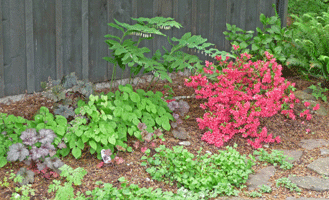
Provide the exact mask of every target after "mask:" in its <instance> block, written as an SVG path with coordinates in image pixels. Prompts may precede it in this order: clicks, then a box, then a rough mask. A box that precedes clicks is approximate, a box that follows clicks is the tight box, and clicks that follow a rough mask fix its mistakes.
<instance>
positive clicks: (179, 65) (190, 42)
mask: <svg viewBox="0 0 329 200" xmlns="http://www.w3.org/2000/svg"><path fill="white" fill-rule="evenodd" d="M132 20H135V21H137V24H134V25H130V24H126V23H121V22H119V21H117V20H115V19H114V21H115V23H109V24H108V25H109V26H111V27H113V28H116V29H118V30H120V31H121V32H122V34H123V36H122V37H121V38H120V37H118V36H115V35H111V34H108V35H105V37H108V38H111V39H108V40H106V41H105V42H106V43H107V44H108V46H109V49H110V50H112V52H111V57H103V59H104V60H106V61H108V62H111V63H113V64H114V66H115V67H114V68H113V73H112V80H111V82H112V81H113V79H114V75H115V70H116V66H117V65H118V66H119V67H120V68H121V69H122V70H125V68H126V66H127V65H128V67H129V68H130V72H131V74H130V75H137V74H138V73H139V72H140V71H141V69H142V68H144V71H143V73H149V72H151V71H153V72H154V75H155V76H160V78H161V79H162V80H164V79H166V80H168V81H169V82H171V81H172V80H171V78H170V77H169V76H168V71H169V72H172V71H175V72H177V71H179V70H181V71H182V70H184V69H185V68H188V69H196V68H198V67H201V66H202V65H201V62H202V61H201V60H200V59H199V58H198V57H197V56H195V55H190V54H187V53H184V52H182V51H180V49H182V48H183V47H186V46H187V47H188V48H196V49H198V50H205V52H207V53H208V54H211V55H212V57H215V56H216V55H222V54H223V55H226V54H227V52H221V51H218V50H217V49H214V48H211V49H208V50H206V48H207V47H209V46H214V44H212V43H205V42H206V41H207V39H204V38H202V37H201V36H200V35H198V36H197V35H193V36H192V35H191V33H190V32H189V33H186V34H184V35H183V36H182V37H181V39H177V38H175V37H173V38H172V39H171V41H173V42H178V44H177V45H174V44H172V42H171V41H170V39H169V37H168V42H169V44H170V45H171V46H172V48H171V50H170V51H169V50H167V49H166V48H164V47H163V49H164V51H165V53H164V54H163V55H162V54H161V52H160V50H157V51H156V52H155V54H154V55H153V56H152V58H147V57H145V55H144V54H145V53H148V52H150V49H148V48H147V47H142V48H139V47H138V45H139V44H140V42H141V41H142V40H145V39H148V40H150V39H153V37H151V35H152V34H155V35H159V36H165V37H166V35H165V34H163V33H162V32H161V31H159V30H158V29H159V28H160V27H163V26H165V27H169V28H171V27H176V28H180V27H182V26H181V24H179V23H178V22H176V21H174V19H172V18H163V17H155V18H151V19H149V18H132ZM145 22H147V23H145ZM131 34H134V35H136V36H139V37H138V41H133V39H125V37H126V36H128V35H131ZM192 63H193V64H194V65H193V67H192V66H191V64H192ZM111 85H112V83H111Z"/></svg>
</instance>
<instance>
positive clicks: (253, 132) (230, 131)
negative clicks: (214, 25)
mask: <svg viewBox="0 0 329 200" xmlns="http://www.w3.org/2000/svg"><path fill="white" fill-rule="evenodd" d="M233 48H234V49H235V50H237V49H238V48H239V47H238V46H235V47H233ZM265 56H266V58H265V60H264V61H262V60H258V61H256V62H252V61H251V60H250V58H251V55H249V54H246V53H243V54H241V56H240V57H237V58H236V60H235V62H233V61H231V62H229V63H228V57H226V59H225V61H222V58H221V57H218V56H216V59H217V60H218V61H219V62H220V63H219V66H218V67H215V66H213V64H212V63H210V62H208V61H206V66H205V67H204V68H203V73H204V75H202V74H198V75H196V76H191V77H189V79H188V80H187V79H185V85H186V86H188V87H193V88H194V89H195V93H196V94H197V95H196V98H198V99H201V98H202V99H208V102H206V103H204V104H201V105H200V107H201V108H202V109H205V110H207V112H206V113H205V114H204V116H203V118H197V122H198V123H199V128H200V129H201V130H203V129H205V128H208V129H209V131H207V132H205V133H204V135H203V136H202V138H201V139H202V140H204V141H206V142H207V143H209V144H214V145H215V146H216V147H221V146H223V144H224V143H225V142H227V141H228V140H230V139H231V138H232V137H233V136H234V135H235V134H237V133H242V137H244V138H246V137H248V136H250V137H254V138H256V139H255V141H252V140H250V139H248V143H249V144H250V145H251V146H252V147H254V148H261V147H262V146H261V142H265V143H273V142H278V143H280V142H281V141H280V138H279V136H277V137H276V138H274V139H273V136H272V134H269V135H268V134H267V129H266V127H264V128H263V129H262V130H261V131H260V132H257V129H258V127H259V125H260V122H259V117H271V116H273V115H275V114H277V113H278V112H279V111H280V110H281V109H283V110H282V112H281V114H285V115H286V116H287V117H289V118H292V119H293V120H295V119H296V117H295V115H294V113H293V110H292V109H293V108H294V103H298V102H299V100H298V99H296V98H295V95H294V94H293V92H292V91H291V90H292V89H293V88H294V86H295V84H294V83H293V84H291V83H290V82H289V81H286V80H285V79H284V78H283V77H281V75H282V73H281V70H282V67H281V65H279V64H277V62H276V59H275V58H273V55H270V54H269V53H268V52H265ZM218 69H222V70H221V72H219V70H218ZM209 80H212V81H209ZM305 106H308V105H305ZM317 106H318V105H317ZM316 108H317V109H318V107H316ZM287 109H290V110H287ZM307 111H308V110H306V111H305V112H304V114H303V116H304V115H307V118H306V119H307V120H310V119H311V115H310V114H309V113H308V112H307Z"/></svg>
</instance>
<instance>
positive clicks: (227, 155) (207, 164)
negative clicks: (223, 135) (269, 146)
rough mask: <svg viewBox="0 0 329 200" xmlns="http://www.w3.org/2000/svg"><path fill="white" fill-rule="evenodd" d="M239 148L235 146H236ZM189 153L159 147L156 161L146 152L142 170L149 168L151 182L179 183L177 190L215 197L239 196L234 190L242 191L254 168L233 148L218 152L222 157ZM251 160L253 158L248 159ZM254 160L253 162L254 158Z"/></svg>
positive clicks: (155, 157)
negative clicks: (208, 194)
mask: <svg viewBox="0 0 329 200" xmlns="http://www.w3.org/2000/svg"><path fill="white" fill-rule="evenodd" d="M234 147H236V145H234ZM201 150H202V148H200V150H199V151H198V155H197V156H194V155H193V154H192V153H189V152H188V151H187V150H186V149H183V146H174V147H173V150H171V149H168V148H166V147H165V146H164V145H160V147H159V148H156V149H155V151H156V152H158V153H156V154H155V155H153V157H148V156H149V155H150V150H149V149H148V150H146V151H145V154H146V156H143V157H142V158H141V159H142V160H146V161H147V162H142V164H141V165H142V166H146V165H149V168H147V169H146V171H147V172H148V173H149V174H150V175H151V176H152V179H154V180H158V181H166V182H168V183H171V182H172V181H177V186H178V187H180V186H183V187H185V188H186V189H189V190H190V191H193V192H199V191H204V190H213V194H215V196H216V195H219V194H224V195H228V196H230V195H237V193H238V191H237V190H235V189H234V188H233V186H236V187H240V188H243V187H245V186H244V185H243V184H244V183H245V182H246V181H247V179H248V176H249V174H250V173H252V172H253V170H252V169H251V167H252V165H254V163H253V161H252V160H248V159H246V156H245V155H244V156H241V155H240V154H239V152H237V151H236V150H235V149H233V148H232V147H227V151H219V154H214V155H210V154H209V153H206V154H204V155H203V156H200V153H201ZM249 156H251V155H249ZM251 158H252V159H254V158H253V157H252V156H251Z"/></svg>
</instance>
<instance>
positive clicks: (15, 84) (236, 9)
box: [0, 0, 288, 97]
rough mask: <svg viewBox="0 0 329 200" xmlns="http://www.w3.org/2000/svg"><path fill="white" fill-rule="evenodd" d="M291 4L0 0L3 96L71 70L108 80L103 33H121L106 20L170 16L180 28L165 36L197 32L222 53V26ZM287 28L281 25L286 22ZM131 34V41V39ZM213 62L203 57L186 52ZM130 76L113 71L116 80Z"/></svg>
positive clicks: (255, 22)
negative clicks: (274, 6) (275, 7)
mask: <svg viewBox="0 0 329 200" xmlns="http://www.w3.org/2000/svg"><path fill="white" fill-rule="evenodd" d="M287 2H288V0H93V1H91V0H81V1H77V0H65V1H64V0H47V1H44V0H24V1H22V0H2V1H0V97H4V96H10V95H16V94H22V93H25V91H27V93H33V92H34V91H35V92H40V91H42V88H41V87H40V82H41V81H47V80H48V76H50V77H51V78H52V79H53V80H56V79H61V78H62V77H63V76H64V75H68V74H70V73H71V72H75V73H76V75H77V76H78V78H79V79H82V80H89V81H91V82H93V83H97V82H102V81H107V80H109V79H110V78H111V75H112V74H111V73H112V68H113V66H111V64H110V63H109V62H106V61H105V60H104V59H102V57H106V56H108V55H109V49H108V46H107V45H106V43H105V42H104V41H105V40H106V38H104V35H106V34H109V33H111V34H114V35H116V34H118V35H119V32H118V30H114V29H111V27H109V26H108V25H107V23H110V22H114V19H117V20H118V21H120V22H125V23H130V24H131V23H132V22H133V20H131V17H134V18H138V17H148V18H152V17H156V16H163V17H172V18H174V19H175V21H177V22H179V23H180V24H182V25H183V27H184V28H181V29H171V30H164V31H163V33H164V34H166V35H167V36H169V37H170V38H172V37H176V38H180V37H181V36H182V35H183V34H185V33H186V32H191V33H192V34H193V35H201V36H202V37H203V38H207V39H208V41H209V42H211V43H214V44H216V48H217V49H219V50H226V51H229V50H230V44H229V42H228V41H225V36H224V35H223V32H224V31H225V30H226V23H229V24H235V25H237V26H238V27H240V28H242V29H245V30H255V29H256V27H259V26H261V25H262V24H261V23H260V21H259V15H260V14H261V13H264V14H265V15H266V16H273V15H274V14H275V13H274V9H273V8H272V4H276V5H277V10H278V13H279V16H280V17H281V18H282V19H284V18H285V16H286V13H287ZM283 25H285V20H283ZM130 37H134V36H130ZM140 46H145V47H148V48H149V49H150V50H151V52H150V53H148V54H149V55H147V56H152V55H153V53H154V52H155V51H156V50H158V49H160V50H162V46H165V47H166V48H167V49H168V48H169V47H170V46H169V44H168V42H167V38H165V37H161V36H159V37H157V36H156V37H155V38H154V39H153V40H150V41H143V42H142V43H141V44H140ZM186 53H191V54H197V55H200V59H202V60H205V59H210V58H209V57H206V56H205V55H202V54H201V52H199V53H198V52H188V51H187V52H186ZM122 73H123V77H129V71H120V70H119V71H118V72H117V77H118V78H121V77H122V76H121V75H122Z"/></svg>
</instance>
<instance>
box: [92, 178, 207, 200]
mask: <svg viewBox="0 0 329 200" xmlns="http://www.w3.org/2000/svg"><path fill="white" fill-rule="evenodd" d="M118 181H120V182H121V189H118V188H116V187H113V185H112V184H109V183H104V184H103V183H102V182H101V181H99V182H96V184H98V185H101V184H103V187H102V188H100V187H96V188H95V189H94V190H93V191H87V192H86V194H88V195H92V196H93V199H97V200H106V199H118V200H125V199H134V200H144V199H152V200H169V199H177V200H185V199H189V200H199V199H208V197H213V196H211V195H209V191H201V192H198V193H195V192H193V191H188V190H187V189H185V188H184V187H181V188H179V189H178V190H177V193H176V194H175V193H173V192H171V191H162V190H161V188H157V189H155V190H154V189H153V188H152V187H150V188H144V187H143V188H139V187H138V185H135V184H130V185H128V184H127V181H126V180H125V178H124V177H121V178H119V179H118Z"/></svg>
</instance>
